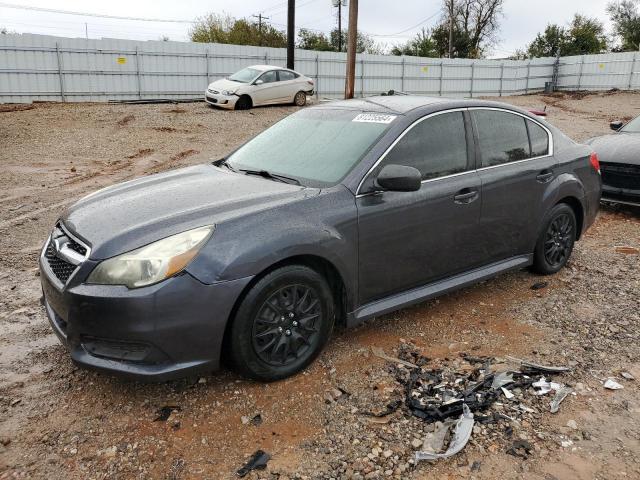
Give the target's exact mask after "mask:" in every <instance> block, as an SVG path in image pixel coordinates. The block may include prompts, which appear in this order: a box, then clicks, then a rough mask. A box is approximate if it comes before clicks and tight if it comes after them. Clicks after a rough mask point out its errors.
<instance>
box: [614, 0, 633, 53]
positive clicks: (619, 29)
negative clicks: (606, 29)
mask: <svg viewBox="0 0 640 480" xmlns="http://www.w3.org/2000/svg"><path fill="white" fill-rule="evenodd" d="M639 3H640V2H639V1H638V0H623V1H622V2H611V3H609V5H607V13H608V14H609V17H610V18H611V22H612V23H613V32H614V34H615V35H616V37H618V39H619V40H620V41H621V44H620V46H619V47H618V48H617V50H621V51H633V50H638V49H639V48H640V12H638V4H639Z"/></svg>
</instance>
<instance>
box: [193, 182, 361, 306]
mask: <svg viewBox="0 0 640 480" xmlns="http://www.w3.org/2000/svg"><path fill="white" fill-rule="evenodd" d="M357 235H358V225H357V215H356V207H355V200H354V197H353V194H351V192H349V191H348V190H347V189H346V188H344V187H341V188H338V189H335V190H333V191H326V193H324V194H321V195H320V196H315V197H313V198H312V199H305V200H302V201H300V202H294V203H293V204H291V205H288V206H286V207H282V208H279V209H274V210H267V211H263V212H258V213H256V214H253V215H249V216H243V217H240V218H237V219H232V220H229V221H225V222H222V223H221V224H219V225H216V230H215V231H214V233H213V235H212V236H211V239H210V240H209V242H208V243H207V245H205V246H204V247H203V249H202V250H201V251H200V253H199V254H198V256H197V257H196V258H195V259H194V261H193V262H192V263H191V264H189V266H188V267H187V272H189V273H190V274H191V275H193V276H194V277H195V278H197V279H198V280H199V281H201V282H202V283H205V284H212V283H217V282H224V281H230V280H236V279H239V278H246V277H254V276H256V275H259V274H261V273H262V272H264V271H265V270H267V269H269V268H270V267H272V266H273V265H275V264H277V263H280V262H282V261H283V260H287V259H288V258H291V257H295V256H300V255H311V256H315V257H319V258H320V259H322V260H325V261H327V262H329V263H331V264H332V265H333V266H334V267H335V269H336V270H337V271H338V273H339V274H340V276H341V277H342V280H343V282H344V285H345V288H346V289H347V295H348V297H349V299H350V302H351V301H352V299H354V298H356V297H355V293H356V292H355V290H356V285H357V265H358V250H357V245H358V238H357Z"/></svg>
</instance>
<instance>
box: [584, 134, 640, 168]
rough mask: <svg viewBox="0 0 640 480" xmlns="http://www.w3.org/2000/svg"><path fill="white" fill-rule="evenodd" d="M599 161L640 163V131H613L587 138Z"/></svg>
mask: <svg viewBox="0 0 640 480" xmlns="http://www.w3.org/2000/svg"><path fill="white" fill-rule="evenodd" d="M586 143H587V145H590V146H591V147H592V148H593V150H594V151H595V152H596V153H597V154H598V158H599V159H600V161H601V162H608V163H629V164H633V165H640V133H614V134H611V135H603V136H601V137H595V138H592V139H590V140H587V142H586Z"/></svg>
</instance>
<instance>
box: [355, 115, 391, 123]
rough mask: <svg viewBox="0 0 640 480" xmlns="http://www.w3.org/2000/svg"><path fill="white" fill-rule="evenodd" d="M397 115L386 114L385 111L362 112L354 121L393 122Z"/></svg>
mask: <svg viewBox="0 0 640 480" xmlns="http://www.w3.org/2000/svg"><path fill="white" fill-rule="evenodd" d="M396 117H397V115H385V114H383V113H361V114H359V115H358V116H356V117H355V118H354V119H353V120H352V121H353V122H364V123H391V122H393V121H394V120H395V119H396Z"/></svg>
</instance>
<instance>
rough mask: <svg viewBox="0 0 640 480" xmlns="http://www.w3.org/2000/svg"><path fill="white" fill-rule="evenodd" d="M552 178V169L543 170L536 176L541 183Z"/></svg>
mask: <svg viewBox="0 0 640 480" xmlns="http://www.w3.org/2000/svg"><path fill="white" fill-rule="evenodd" d="M552 179H553V172H552V171H551V170H543V171H541V172H540V173H539V174H538V176H537V177H536V180H538V182H540V183H547V182H549V181H550V180H552Z"/></svg>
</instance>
